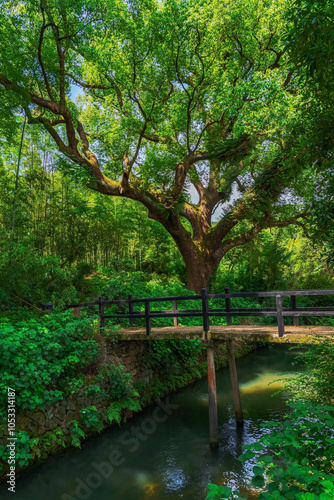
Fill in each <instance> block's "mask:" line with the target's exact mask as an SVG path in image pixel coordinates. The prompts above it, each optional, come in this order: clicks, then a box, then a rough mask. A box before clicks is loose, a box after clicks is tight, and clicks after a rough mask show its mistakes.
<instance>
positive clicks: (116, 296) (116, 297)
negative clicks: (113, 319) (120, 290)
mask: <svg viewBox="0 0 334 500" xmlns="http://www.w3.org/2000/svg"><path fill="white" fill-rule="evenodd" d="M114 300H119V295H115V298H114ZM116 306H117V312H116V314H119V309H120V307H119V304H116Z"/></svg>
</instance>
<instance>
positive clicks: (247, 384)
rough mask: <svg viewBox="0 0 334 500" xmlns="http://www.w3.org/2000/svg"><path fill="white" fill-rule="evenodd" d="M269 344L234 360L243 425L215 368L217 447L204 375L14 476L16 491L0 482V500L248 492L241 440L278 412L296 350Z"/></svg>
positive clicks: (251, 494)
mask: <svg viewBox="0 0 334 500" xmlns="http://www.w3.org/2000/svg"><path fill="white" fill-rule="evenodd" d="M288 349H289V348H288V346H285V345H277V346H275V347H273V348H270V349H267V348H265V349H260V350H258V351H256V352H253V353H250V354H248V355H247V356H245V357H243V358H242V359H240V360H238V361H237V369H238V376H239V383H240V390H241V399H242V405H243V411H244V418H245V424H244V427H243V429H236V426H235V422H234V412H233V404H232V395H231V384H230V379H229V373H228V370H227V369H223V370H220V371H219V372H218V373H217V393H218V394H217V395H218V418H219V426H220V427H219V431H220V432H219V439H220V448H219V450H217V451H212V450H210V447H209V446H208V434H209V429H208V396H207V382H206V380H202V381H199V382H196V383H194V384H192V385H191V386H189V387H187V388H185V389H183V390H181V391H179V392H178V393H177V394H173V395H172V396H170V397H169V398H167V399H166V400H163V402H162V403H161V404H160V406H159V405H158V404H156V405H153V406H152V407H150V408H149V409H147V410H145V411H144V412H143V413H142V414H141V415H139V416H138V417H136V418H135V419H133V420H131V421H129V422H128V423H127V424H125V425H122V427H119V428H118V427H117V428H115V427H114V428H112V429H109V430H107V431H104V432H103V433H101V434H100V435H99V436H97V437H96V438H93V439H91V440H90V441H88V442H87V443H84V444H83V445H82V449H81V450H80V449H78V450H77V449H74V450H69V451H66V452H64V453H63V454H61V455H59V456H57V457H55V458H53V459H51V460H50V461H48V462H47V463H45V464H43V465H41V466H39V467H37V468H36V469H35V470H33V471H30V472H29V471H27V472H26V473H24V474H23V475H22V476H21V477H19V478H18V479H17V481H16V492H15V494H14V495H13V493H11V492H8V491H7V486H6V484H2V485H1V486H0V498H1V500H8V499H13V498H14V499H15V500H86V499H91V500H149V499H154V500H166V499H181V498H182V499H184V500H204V499H205V497H206V493H207V488H206V485H207V483H211V482H213V483H217V484H226V485H227V486H230V487H235V488H238V489H239V491H240V494H241V495H242V496H244V497H246V498H248V499H252V498H257V495H258V491H259V490H256V489H253V490H252V489H251V488H248V487H247V484H249V480H250V476H251V470H252V467H253V465H255V463H254V464H243V463H241V462H239V461H238V460H237V457H238V456H239V455H240V454H241V453H242V446H243V445H244V444H246V443H250V442H253V441H255V440H257V439H258V438H259V437H261V436H263V434H264V433H265V432H266V431H265V430H264V429H261V427H260V425H261V423H263V422H266V421H268V420H273V419H281V418H282V417H283V415H284V414H285V413H286V409H285V406H284V398H285V397H286V396H283V395H282V394H279V395H276V396H274V397H271V396H272V394H273V393H274V392H276V391H277V390H278V389H280V388H281V387H282V384H283V383H282V381H278V382H274V383H273V384H271V385H269V386H268V384H269V383H270V382H272V381H274V380H277V379H278V378H280V376H282V374H284V375H285V377H291V376H293V375H294V372H295V371H296V370H297V368H296V367H295V366H292V362H293V360H294V356H295V353H296V350H294V351H292V352H289V350H288Z"/></svg>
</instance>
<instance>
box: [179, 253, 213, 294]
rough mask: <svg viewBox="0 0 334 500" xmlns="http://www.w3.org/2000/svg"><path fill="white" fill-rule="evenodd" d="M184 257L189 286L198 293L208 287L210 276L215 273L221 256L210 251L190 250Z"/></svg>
mask: <svg viewBox="0 0 334 500" xmlns="http://www.w3.org/2000/svg"><path fill="white" fill-rule="evenodd" d="M183 258H184V261H185V264H186V269H187V288H189V290H193V291H194V292H196V293H200V292H201V289H202V288H208V286H209V284H210V278H211V277H212V276H214V275H215V273H216V271H217V268H218V266H219V263H220V261H221V257H220V256H217V255H216V256H214V255H210V252H209V251H208V252H206V253H205V254H203V253H202V254H200V253H195V252H189V254H188V255H187V256H183Z"/></svg>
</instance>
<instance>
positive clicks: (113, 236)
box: [0, 0, 334, 309]
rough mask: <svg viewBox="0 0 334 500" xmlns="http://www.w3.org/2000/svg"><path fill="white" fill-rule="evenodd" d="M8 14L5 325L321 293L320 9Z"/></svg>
mask: <svg viewBox="0 0 334 500" xmlns="http://www.w3.org/2000/svg"><path fill="white" fill-rule="evenodd" d="M12 4H13V5H14V4H15V2H14V3H10V2H8V4H7V3H5V8H4V10H3V12H2V14H1V15H2V16H4V19H3V22H2V23H1V30H2V36H1V40H2V42H1V47H0V49H1V53H2V55H3V57H2V60H1V68H0V92H1V98H2V101H1V102H2V104H1V106H0V108H1V113H2V120H1V128H0V133H1V142H2V155H1V159H0V205H1V219H0V231H1V238H0V245H1V257H0V300H1V304H2V309H7V308H8V307H11V306H12V305H16V304H21V305H23V304H27V303H30V304H33V305H35V306H37V307H40V304H41V303H42V302H50V301H52V302H55V303H56V304H59V305H62V304H64V303H65V301H70V302H75V301H77V300H83V299H91V298H93V297H94V298H96V296H97V295H104V296H105V297H106V298H108V299H110V298H113V297H114V296H115V295H120V296H122V295H124V294H127V293H134V294H135V295H137V296H138V295H141V296H143V295H150V294H154V293H155V288H156V289H157V292H158V293H163V292H165V291H166V292H167V291H168V293H169V294H170V293H174V292H177V293H179V292H181V290H182V289H184V290H185V287H186V286H188V288H190V289H192V290H196V291H198V289H200V288H201V287H202V286H208V287H209V288H210V289H211V290H214V291H221V290H222V289H223V288H224V287H225V286H230V288H231V289H232V290H233V291H238V290H246V291H247V290H269V289H298V288H299V289H302V288H328V287H332V283H333V281H332V280H333V262H332V229H333V224H332V222H333V212H334V210H333V179H334V176H333V164H332V150H333V118H332V117H333V113H332V110H333V84H332V81H333V79H332V69H331V68H332V67H333V65H332V64H331V62H333V43H332V38H333V37H332V27H331V19H332V17H333V12H332V11H333V7H332V6H331V5H330V2H327V1H325V0H322V1H321V2H307V4H306V5H305V4H304V3H303V2H295V3H294V4H293V5H292V6H290V5H288V4H287V3H286V2H281V1H280V2H263V1H261V2H252V1H250V0H243V1H240V2H237V4H233V5H232V4H231V3H227V4H226V5H224V6H219V5H218V4H216V3H215V2H206V3H205V2H204V3H203V2H202V3H201V2H192V3H182V2H181V3H178V2H167V3H166V4H165V7H164V8H162V7H161V6H160V4H155V3H154V2H146V3H145V2H142V3H137V2H133V3H132V2H130V3H128V4H127V5H126V6H123V7H122V8H120V7H117V9H116V6H115V5H114V4H113V3H112V2H102V3H101V2H100V3H99V5H97V4H95V2H93V1H89V2H88V1H84V0H83V1H82V2H79V4H76V6H74V4H73V5H72V4H71V2H67V3H64V2H58V1H52V2H46V3H45V4H44V3H43V2H42V4H39V3H38V2H34V1H32V2H28V3H27V4H25V6H24V8H23V7H22V6H21V7H22V8H21V9H18V10H15V7H14V8H12ZM15 5H16V4H15ZM17 5H19V4H17ZM83 13H84V15H83ZM204 13H205V15H204ZM209 13H210V15H212V20H211V22H210V23H208V15H209ZM107 14H108V15H107ZM101 18H102V19H103V22H102V23H101ZM88 20H89V21H90V23H91V24H90V27H88ZM245 20H246V21H247V22H246V24H244V21H245ZM167 21H168V22H167ZM74 26H76V29H74ZM91 26H93V27H94V29H91ZM120 26H121V27H120ZM241 27H242V30H241ZM28 28H29V29H28ZM103 29H104V30H105V31H104V32H103ZM173 29H175V30H176V31H175V32H176V33H178V35H177V37H176V38H175V40H171V39H170V33H171V32H172V31H173ZM101 30H102V31H101ZM15 33H16V34H17V33H20V36H19V37H17V36H16V38H15V39H14V38H13V35H15ZM11 37H12V38H11ZM117 37H120V41H119V43H118V42H116V41H115V40H117ZM9 39H11V40H12V43H11V44H8V40H9ZM148 40H149V41H150V43H149V48H147V41H148ZM162 41H163V42H164V45H163V46H162V45H161V43H162ZM108 44H109V45H108ZM89 47H90V51H88V48H89ZM209 47H211V48H212V53H213V58H212V59H210V58H208V54H207V53H206V52H208V50H209ZM152 89H153V90H152ZM148 108H150V110H151V111H150V112H148ZM24 117H26V119H25V118H24ZM25 120H26V121H25ZM87 137H88V138H90V139H89V140H88V139H87ZM71 141H72V142H71ZM58 150H59V151H58ZM107 176H109V177H107ZM112 179H113V180H112ZM94 183H95V184H94ZM87 185H88V188H90V189H87ZM101 193H103V194H101ZM106 195H107V196H106ZM147 200H149V201H147ZM213 256H214V257H213ZM202 271H203V272H202ZM24 301H25V302H24Z"/></svg>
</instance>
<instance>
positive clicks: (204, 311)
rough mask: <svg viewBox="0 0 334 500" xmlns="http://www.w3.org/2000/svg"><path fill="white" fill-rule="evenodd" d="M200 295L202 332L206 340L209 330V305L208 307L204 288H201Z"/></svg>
mask: <svg viewBox="0 0 334 500" xmlns="http://www.w3.org/2000/svg"><path fill="white" fill-rule="evenodd" d="M201 295H202V315H203V330H204V332H205V338H206V339H207V338H208V331H209V330H210V324H209V305H208V298H207V292H206V288H202V290H201Z"/></svg>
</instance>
